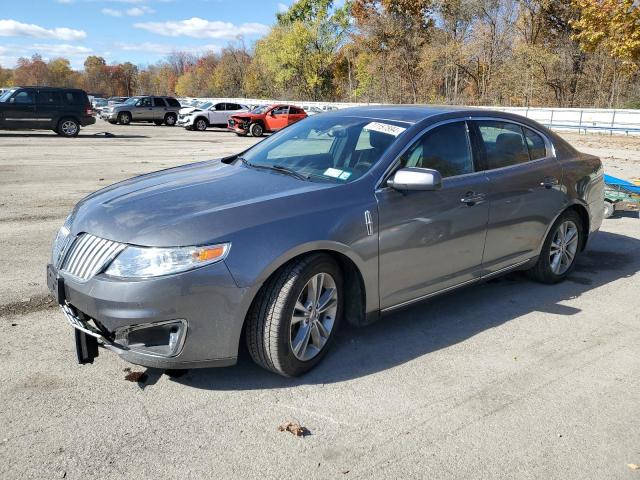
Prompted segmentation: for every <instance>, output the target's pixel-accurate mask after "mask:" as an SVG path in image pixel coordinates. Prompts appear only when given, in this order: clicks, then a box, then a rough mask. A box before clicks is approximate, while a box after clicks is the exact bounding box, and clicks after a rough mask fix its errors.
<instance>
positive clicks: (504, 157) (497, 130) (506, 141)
mask: <svg viewBox="0 0 640 480" xmlns="http://www.w3.org/2000/svg"><path fill="white" fill-rule="evenodd" d="M476 123H477V125H478V130H479V131H480V137H481V140H482V143H483V144H484V149H485V153H486V161H487V169H489V170H493V169H495V168H502V167H508V166H510V165H517V164H519V163H525V162H528V161H529V150H528V148H527V146H526V145H525V142H524V137H523V135H522V128H521V127H520V125H516V124H515V123H509V122H499V121H488V120H487V121H478V122H476Z"/></svg>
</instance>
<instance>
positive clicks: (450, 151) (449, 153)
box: [400, 122, 474, 178]
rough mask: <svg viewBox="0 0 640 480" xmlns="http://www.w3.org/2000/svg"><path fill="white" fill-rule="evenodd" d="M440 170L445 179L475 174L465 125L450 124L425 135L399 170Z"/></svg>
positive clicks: (409, 151) (406, 157)
mask: <svg viewBox="0 0 640 480" xmlns="http://www.w3.org/2000/svg"><path fill="white" fill-rule="evenodd" d="M405 167H418V168H431V169H433V170H438V171H439V172H440V174H441V175H442V178H446V177H455V176H456V175H464V174H466V173H472V172H473V171H474V169H473V159H472V156H471V148H470V146H469V135H468V134H467V126H466V124H465V122H455V123H447V124H445V125H441V126H439V127H436V128H434V129H433V130H430V131H428V132H427V133H425V134H424V135H423V136H422V137H421V138H420V139H419V140H418V141H417V142H416V143H414V144H413V146H411V148H409V150H407V151H406V152H405V153H404V155H402V158H401V159H400V168H405Z"/></svg>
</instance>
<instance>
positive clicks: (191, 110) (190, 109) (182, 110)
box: [180, 107, 202, 115]
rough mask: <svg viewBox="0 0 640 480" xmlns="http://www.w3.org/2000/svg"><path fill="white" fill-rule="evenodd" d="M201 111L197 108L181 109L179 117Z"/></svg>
mask: <svg viewBox="0 0 640 480" xmlns="http://www.w3.org/2000/svg"><path fill="white" fill-rule="evenodd" d="M201 111H202V109H201V108H197V107H183V108H181V109H180V115H188V114H190V113H193V112H201Z"/></svg>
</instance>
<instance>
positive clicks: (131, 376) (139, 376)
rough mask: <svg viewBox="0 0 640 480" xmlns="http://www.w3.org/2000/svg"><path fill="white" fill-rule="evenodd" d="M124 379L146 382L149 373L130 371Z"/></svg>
mask: <svg viewBox="0 0 640 480" xmlns="http://www.w3.org/2000/svg"><path fill="white" fill-rule="evenodd" d="M124 379H125V380H128V381H129V382H138V383H144V382H145V380H146V379H147V374H146V373H145V372H129V373H127V375H126V376H125V377H124Z"/></svg>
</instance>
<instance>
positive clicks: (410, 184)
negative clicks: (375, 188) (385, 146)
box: [387, 167, 442, 191]
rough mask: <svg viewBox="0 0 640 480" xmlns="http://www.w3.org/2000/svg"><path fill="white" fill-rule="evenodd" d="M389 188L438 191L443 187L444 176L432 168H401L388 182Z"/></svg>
mask: <svg viewBox="0 0 640 480" xmlns="http://www.w3.org/2000/svg"><path fill="white" fill-rule="evenodd" d="M387 186H389V187H391V188H393V189H395V190H400V191H403V190H422V191H428V190H438V189H439V188H440V187H441V186H442V175H440V172H439V171H437V170H431V169H430V168H416V167H409V168H401V169H400V170H398V171H397V172H396V173H394V174H393V176H392V177H391V178H390V179H389V180H387Z"/></svg>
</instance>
